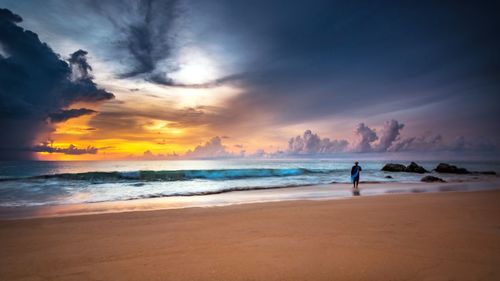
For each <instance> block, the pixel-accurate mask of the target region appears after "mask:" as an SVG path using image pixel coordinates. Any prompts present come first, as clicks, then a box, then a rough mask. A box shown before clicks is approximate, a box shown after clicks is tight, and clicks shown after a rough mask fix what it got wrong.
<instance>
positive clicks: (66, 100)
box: [0, 9, 114, 159]
mask: <svg viewBox="0 0 500 281" xmlns="http://www.w3.org/2000/svg"><path fill="white" fill-rule="evenodd" d="M20 22H22V18H21V17H20V16H19V15H16V14H14V13H12V12H11V11H10V10H7V9H0V45H1V46H2V52H3V56H0V117H1V119H2V122H1V123H0V131H2V132H3V137H2V139H1V141H0V150H1V151H2V153H0V155H1V156H0V157H2V158H12V159H19V158H30V157H31V153H32V149H30V148H31V147H32V146H33V144H34V143H36V140H37V137H39V136H40V135H42V134H47V133H50V132H51V130H52V126H51V124H50V123H49V122H47V120H48V119H52V118H53V119H52V120H54V122H60V121H64V120H67V119H69V118H71V117H77V116H80V115H79V113H80V114H83V113H85V112H86V113H89V111H88V110H87V109H84V110H81V109H80V111H71V110H69V111H68V110H66V108H68V107H69V106H71V105H72V104H74V103H76V102H87V103H94V102H100V101H105V100H109V99H112V98H114V95H113V94H112V93H110V92H107V91H106V90H104V89H101V88H99V87H98V86H97V85H96V84H95V83H94V81H93V80H92V76H91V75H90V70H91V67H90V65H89V64H88V62H87V60H86V57H85V55H86V54H87V53H86V52H85V51H83V50H78V51H76V52H75V53H73V54H72V55H71V56H70V58H69V60H68V61H65V60H63V59H61V58H60V56H59V55H58V54H56V53H54V51H53V50H52V49H51V48H50V47H49V46H48V45H47V44H46V43H43V42H41V41H40V39H39V38H38V35H37V34H36V33H33V32H31V31H29V30H25V29H23V28H22V27H19V26H18V25H17V23H20ZM19 128H22V130H20V129H19Z"/></svg>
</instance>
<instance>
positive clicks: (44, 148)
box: [33, 142, 98, 155]
mask: <svg viewBox="0 0 500 281" xmlns="http://www.w3.org/2000/svg"><path fill="white" fill-rule="evenodd" d="M33 151H36V152H48V153H63V154H68V155H82V154H97V151H98V149H97V148H96V147H93V146H90V145H89V146H87V147H85V148H78V147H76V146H74V145H73V144H70V145H69V146H68V147H55V146H53V145H52V143H51V142H43V143H41V144H39V145H36V146H35V147H33Z"/></svg>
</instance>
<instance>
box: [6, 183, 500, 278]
mask: <svg viewBox="0 0 500 281" xmlns="http://www.w3.org/2000/svg"><path fill="white" fill-rule="evenodd" d="M499 202H500V191H480V192H446V193H428V194H405V195H401V194H398V195H387V196H376V197H357V198H352V199H347V200H325V201H288V202H277V203H260V204H246V205H233V206H226V207H210V208H187V209H176V210H158V211H143V212H126V213H111V214H99V215H84V216H71V217H55V218H37V219H20V220H3V221H0V243H1V249H2V255H0V263H1V264H2V266H1V267H0V280H499V279H500V269H499V268H498V264H500V220H499V215H500V204H499Z"/></svg>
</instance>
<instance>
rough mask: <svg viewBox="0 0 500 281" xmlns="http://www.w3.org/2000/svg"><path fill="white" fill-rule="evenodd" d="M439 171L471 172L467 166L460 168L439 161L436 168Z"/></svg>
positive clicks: (453, 172)
mask: <svg viewBox="0 0 500 281" xmlns="http://www.w3.org/2000/svg"><path fill="white" fill-rule="evenodd" d="M434 170H435V171H436V172H438V173H448V174H470V172H469V171H467V170H466V169H465V168H459V167H457V166H454V165H450V164H446V163H439V165H437V167H436V169H434Z"/></svg>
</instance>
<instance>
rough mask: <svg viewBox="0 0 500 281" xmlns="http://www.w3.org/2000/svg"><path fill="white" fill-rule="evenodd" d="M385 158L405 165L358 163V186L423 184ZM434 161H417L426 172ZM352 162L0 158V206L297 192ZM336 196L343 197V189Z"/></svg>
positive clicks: (343, 179) (481, 165)
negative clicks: (391, 167)
mask: <svg viewBox="0 0 500 281" xmlns="http://www.w3.org/2000/svg"><path fill="white" fill-rule="evenodd" d="M386 163H402V164H406V165H407V164H409V161H401V160H398V161H391V160H366V161H362V160H361V161H360V166H361V167H362V169H363V171H362V173H361V187H362V188H363V183H382V185H379V187H380V186H381V187H383V188H382V189H380V190H382V191H381V192H385V193H390V192H391V186H394V185H391V184H388V183H412V184H419V186H420V185H421V186H425V184H421V183H420V180H421V178H422V176H423V175H422V174H415V173H391V172H384V171H381V168H382V167H383V166H384V165H385V164H386ZM438 163H439V161H422V162H418V164H419V165H422V166H423V167H424V168H426V169H427V170H429V171H432V170H433V169H434V168H435V167H436V165H437V164H438ZM451 164H454V165H457V166H459V167H464V168H466V169H468V170H470V171H495V172H496V173H497V174H499V173H500V162H496V161H483V162H481V161H461V162H453V163H451ZM352 165H353V163H352V161H351V160H346V159H226V160H171V161H6V162H0V207H3V208H17V207H32V206H54V205H70V204H93V203H99V202H119V201H133V200H144V199H151V198H170V197H175V198H183V197H203V196H210V195H214V194H222V193H233V192H239V194H240V195H241V194H245V192H250V191H255V190H272V189H282V190H286V189H287V188H295V189H294V190H296V188H297V187H306V186H313V187H314V186H323V187H324V186H325V185H327V186H332V188H333V189H332V190H334V189H335V186H336V185H337V184H342V183H349V182H350V169H351V167H352ZM430 175H435V176H438V177H440V178H442V179H444V180H445V181H447V182H450V183H459V182H480V181H491V180H492V178H493V179H496V178H497V176H488V175H479V174H470V175H453V174H437V173H436V172H431V173H430ZM339 186H341V188H339V189H342V190H344V189H346V188H345V186H346V185H345V184H344V185H339ZM477 186H481V185H477ZM495 186H497V185H495ZM412 188H413V190H414V187H412ZM373 190H375V189H373ZM285 192H286V191H285ZM372 193H375V192H374V191H373V192H372ZM332 194H333V193H330V195H332ZM338 194H340V195H338V196H348V195H349V194H350V192H347V191H346V192H344V191H342V192H339V193H338ZM365 194H370V191H369V190H366V192H365ZM306 197H307V196H306ZM302 199H304V198H302ZM305 199H307V198H305ZM243 200H244V199H243Z"/></svg>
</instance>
